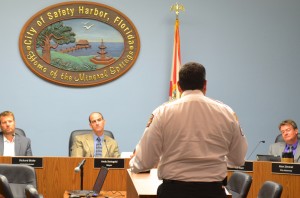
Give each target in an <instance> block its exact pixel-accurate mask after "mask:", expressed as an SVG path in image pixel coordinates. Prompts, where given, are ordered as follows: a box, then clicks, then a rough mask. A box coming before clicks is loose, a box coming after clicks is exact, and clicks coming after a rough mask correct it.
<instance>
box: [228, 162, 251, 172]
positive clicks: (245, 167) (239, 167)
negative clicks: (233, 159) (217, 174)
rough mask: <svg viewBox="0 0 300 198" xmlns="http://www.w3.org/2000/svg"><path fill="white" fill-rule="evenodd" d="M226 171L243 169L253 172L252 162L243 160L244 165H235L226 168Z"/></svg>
mask: <svg viewBox="0 0 300 198" xmlns="http://www.w3.org/2000/svg"><path fill="white" fill-rule="evenodd" d="M227 170H228V171H243V172H253V162H245V164H244V166H237V167H234V168H227Z"/></svg>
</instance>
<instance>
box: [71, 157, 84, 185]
mask: <svg viewBox="0 0 300 198" xmlns="http://www.w3.org/2000/svg"><path fill="white" fill-rule="evenodd" d="M84 163H85V159H83V160H82V161H81V162H80V163H79V164H78V166H77V167H76V168H75V169H74V170H75V172H80V190H83V165H84Z"/></svg>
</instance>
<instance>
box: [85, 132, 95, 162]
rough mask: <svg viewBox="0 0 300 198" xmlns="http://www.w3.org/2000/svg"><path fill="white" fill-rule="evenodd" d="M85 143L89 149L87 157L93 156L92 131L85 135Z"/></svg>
mask: <svg viewBox="0 0 300 198" xmlns="http://www.w3.org/2000/svg"><path fill="white" fill-rule="evenodd" d="M86 143H87V145H88V148H89V151H90V153H88V155H89V156H88V157H94V138H93V134H92V133H91V134H88V135H87V136H86Z"/></svg>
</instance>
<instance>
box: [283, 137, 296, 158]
mask: <svg viewBox="0 0 300 198" xmlns="http://www.w3.org/2000/svg"><path fill="white" fill-rule="evenodd" d="M297 145H298V140H297V142H296V143H295V144H292V145H290V144H286V145H285V149H284V152H285V153H288V152H289V147H290V146H292V150H293V155H294V156H295V153H296V149H297Z"/></svg>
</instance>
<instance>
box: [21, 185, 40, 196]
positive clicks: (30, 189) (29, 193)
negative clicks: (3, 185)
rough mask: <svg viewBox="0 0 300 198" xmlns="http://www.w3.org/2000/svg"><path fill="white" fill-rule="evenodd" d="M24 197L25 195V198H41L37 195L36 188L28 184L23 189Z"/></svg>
mask: <svg viewBox="0 0 300 198" xmlns="http://www.w3.org/2000/svg"><path fill="white" fill-rule="evenodd" d="M25 195H26V198H40V197H41V196H40V195H39V193H38V191H37V190H36V188H35V187H34V186H33V185H31V184H28V185H27V186H26V187H25Z"/></svg>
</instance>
